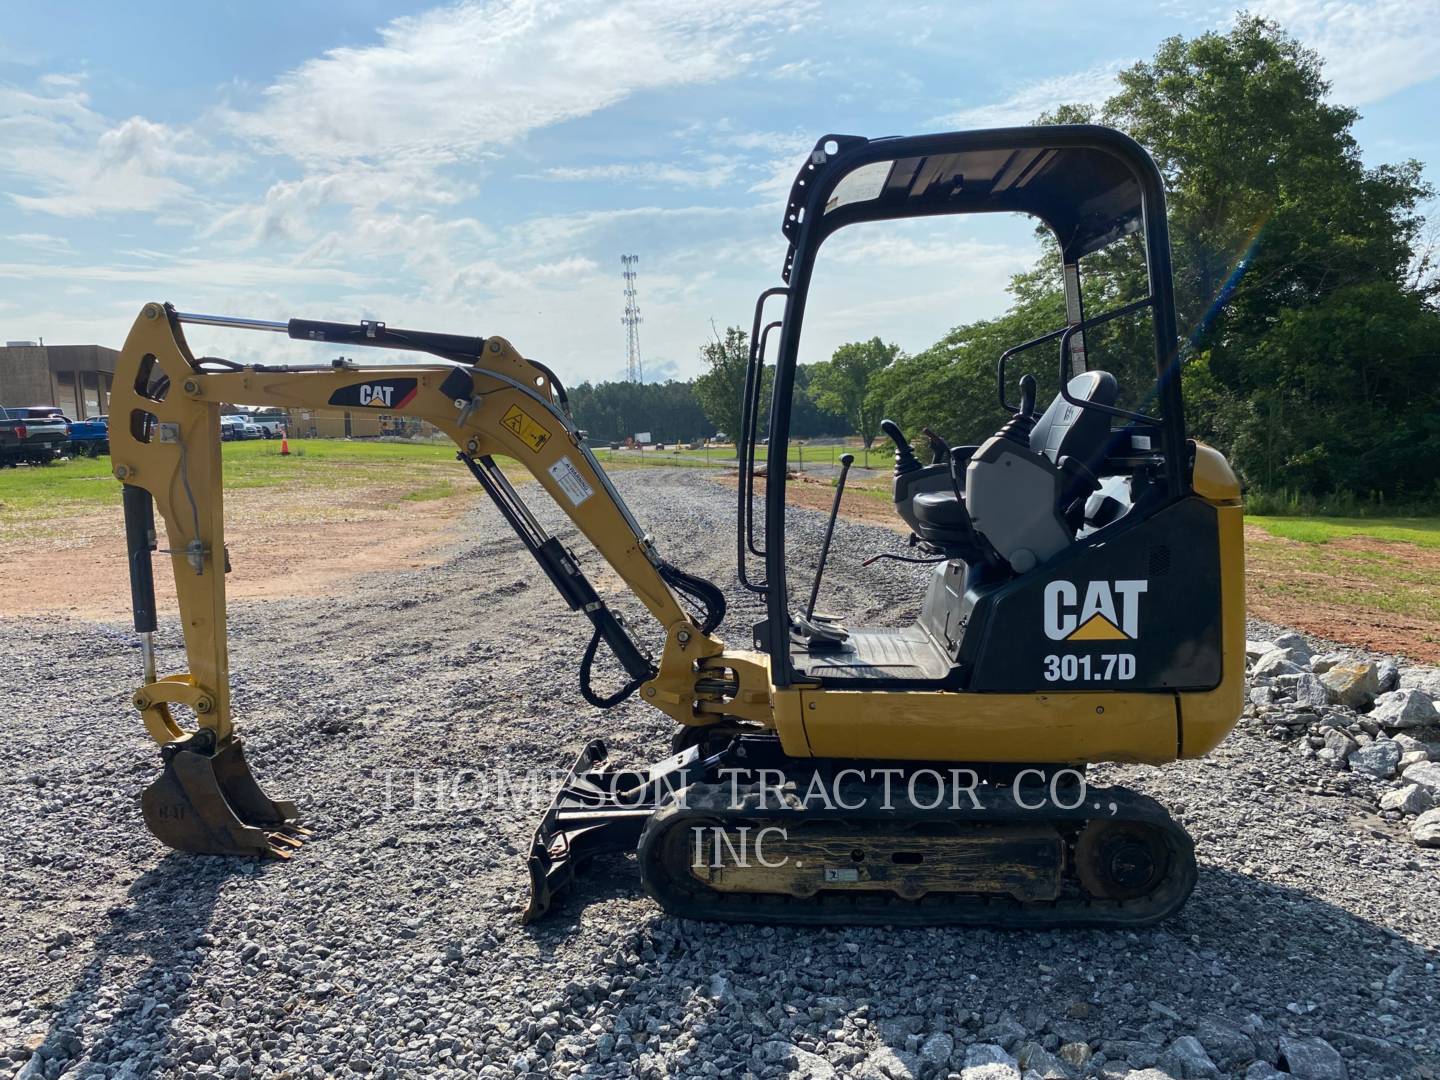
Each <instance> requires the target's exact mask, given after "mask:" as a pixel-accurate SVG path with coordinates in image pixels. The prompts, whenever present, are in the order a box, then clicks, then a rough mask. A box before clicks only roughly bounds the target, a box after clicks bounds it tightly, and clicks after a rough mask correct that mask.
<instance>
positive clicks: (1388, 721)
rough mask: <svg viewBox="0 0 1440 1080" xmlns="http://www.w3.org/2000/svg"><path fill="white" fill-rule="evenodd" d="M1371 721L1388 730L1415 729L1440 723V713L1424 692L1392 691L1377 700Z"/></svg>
mask: <svg viewBox="0 0 1440 1080" xmlns="http://www.w3.org/2000/svg"><path fill="white" fill-rule="evenodd" d="M1370 719H1372V720H1374V721H1375V722H1376V723H1377V724H1384V725H1385V726H1386V727H1388V728H1413V727H1421V726H1422V725H1424V724H1433V723H1435V722H1436V721H1440V713H1437V712H1436V709H1435V702H1434V700H1433V699H1432V698H1431V697H1430V695H1429V694H1427V693H1426V692H1425V691H1424V690H1414V689H1411V690H1392V691H1390V693H1388V694H1381V695H1380V696H1379V697H1378V698H1376V699H1375V708H1374V709H1373V710H1372V711H1371V713H1370Z"/></svg>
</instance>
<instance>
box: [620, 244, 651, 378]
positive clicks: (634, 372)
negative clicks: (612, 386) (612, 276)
mask: <svg viewBox="0 0 1440 1080" xmlns="http://www.w3.org/2000/svg"><path fill="white" fill-rule="evenodd" d="M639 261H640V256H639V255H621V256H620V265H621V266H623V267H624V268H625V270H624V277H625V314H624V315H621V316H620V321H621V322H622V323H624V324H625V348H626V354H627V359H626V378H628V379H629V380H630V381H631V382H644V381H645V365H644V364H643V363H641V362H640V307H639V305H637V304H636V303H635V264H636V263H638V262H639Z"/></svg>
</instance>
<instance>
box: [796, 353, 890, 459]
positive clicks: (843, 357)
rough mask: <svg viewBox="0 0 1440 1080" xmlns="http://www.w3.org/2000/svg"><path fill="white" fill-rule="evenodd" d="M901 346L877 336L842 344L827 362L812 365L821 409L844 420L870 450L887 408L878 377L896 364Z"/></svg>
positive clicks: (813, 391)
mask: <svg viewBox="0 0 1440 1080" xmlns="http://www.w3.org/2000/svg"><path fill="white" fill-rule="evenodd" d="M899 355H900V346H898V345H887V344H886V343H885V342H883V341H881V340H880V339H879V338H878V337H874V338H871V339H870V340H869V341H852V342H850V343H849V344H846V345H841V346H840V347H839V348H838V349H836V350H835V352H834V353H833V354H832V355H831V357H830V359H829V360H827V361H825V362H824V363H820V364H814V365H811V369H810V386H809V393H810V396H811V397H812V398H813V399H814V401H815V404H817V405H819V406H820V407H821V408H822V409H826V410H828V411H830V412H832V413H836V414H838V415H840V416H843V417H845V419H846V420H847V421H849V423H850V427H851V428H852V430H853V431H854V432H855V433H856V434H857V435H859V436H860V438H861V440H863V442H864V443H865V448H866V449H867V450H868V449H869V448H870V444H871V443H872V442H874V441H875V435H876V433H877V432H878V431H879V430H880V421H881V420H882V419H883V417H882V415H881V414H882V413H883V412H884V408H885V401H884V397H883V396H882V395H879V394H876V393H875V392H874V391H875V376H877V375H879V374H880V373H881V372H882V371H884V370H885V369H886V368H888V367H889V366H890V365H891V364H893V363H894V362H895V360H896V358H897V357H899Z"/></svg>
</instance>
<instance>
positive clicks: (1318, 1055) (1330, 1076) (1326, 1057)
mask: <svg viewBox="0 0 1440 1080" xmlns="http://www.w3.org/2000/svg"><path fill="white" fill-rule="evenodd" d="M1280 1058H1281V1061H1280V1065H1281V1067H1282V1068H1284V1069H1285V1071H1286V1072H1288V1073H1289V1074H1290V1075H1291V1076H1293V1077H1295V1078H1296V1080H1349V1073H1348V1072H1347V1071H1346V1069H1345V1059H1344V1058H1342V1057H1341V1056H1340V1051H1338V1050H1336V1049H1335V1048H1334V1047H1333V1046H1331V1045H1330V1044H1329V1043H1328V1042H1326V1041H1325V1040H1324V1039H1319V1038H1315V1037H1313V1036H1312V1037H1310V1038H1307V1039H1296V1038H1292V1037H1291V1036H1289V1035H1281V1036H1280Z"/></svg>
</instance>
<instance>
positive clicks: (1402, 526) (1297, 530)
mask: <svg viewBox="0 0 1440 1080" xmlns="http://www.w3.org/2000/svg"><path fill="white" fill-rule="evenodd" d="M1245 520H1246V521H1248V522H1250V523H1251V524H1252V525H1259V526H1260V527H1261V528H1262V529H1264V530H1265V531H1266V532H1267V533H1269V534H1270V535H1271V536H1275V537H1279V538H1280V539H1282V540H1296V541H1299V542H1301V543H1305V544H1325V543H1329V542H1330V541H1331V540H1338V539H1342V538H1348V537H1355V536H1358V537H1369V538H1372V539H1375V540H1391V541H1398V542H1401V543H1407V544H1415V545H1417V546H1419V547H1425V548H1440V517H1414V518H1330V517H1267V516H1261V515H1255V516H1247V517H1246V519H1245Z"/></svg>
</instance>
